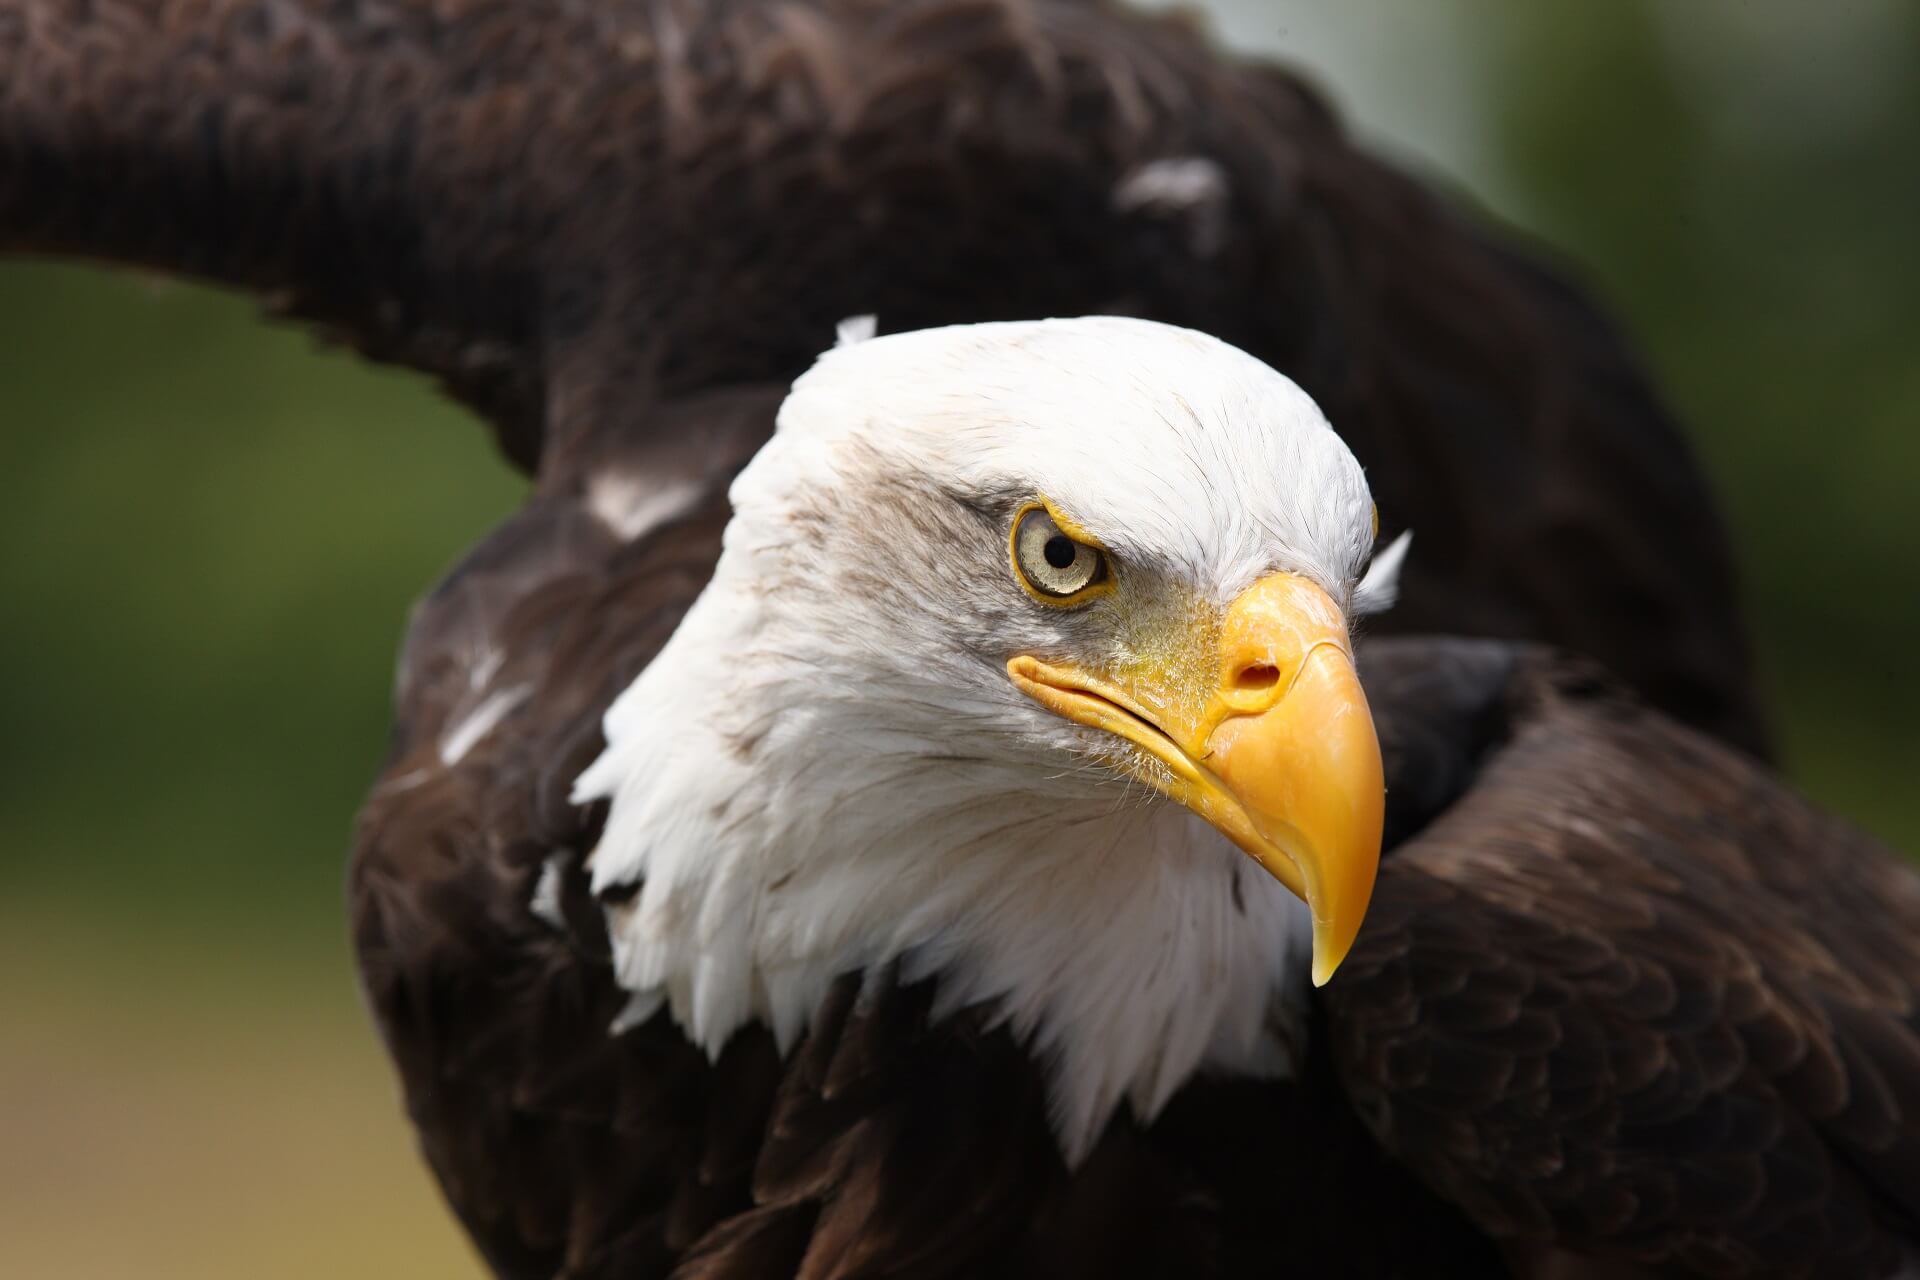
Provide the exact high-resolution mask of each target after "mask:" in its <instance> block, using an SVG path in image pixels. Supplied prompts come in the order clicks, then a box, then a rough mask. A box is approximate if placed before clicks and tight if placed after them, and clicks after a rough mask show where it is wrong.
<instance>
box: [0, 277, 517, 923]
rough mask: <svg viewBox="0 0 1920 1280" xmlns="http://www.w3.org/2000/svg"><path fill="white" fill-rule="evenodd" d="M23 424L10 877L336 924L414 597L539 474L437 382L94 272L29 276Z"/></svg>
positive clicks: (5, 389)
mask: <svg viewBox="0 0 1920 1280" xmlns="http://www.w3.org/2000/svg"><path fill="white" fill-rule="evenodd" d="M0 423H4V429H0V476H4V477H5V483H6V488H7V500H6V501H5V502H4V503H0V539H3V540H4V545H5V546H6V548H7V554H6V555H5V556H4V557H0V670H4V671H6V672H7V673H8V676H7V679H6V681H5V683H4V685H3V686H0V725H4V732H0V752H4V753H5V760H4V767H0V848H4V849H5V850H6V855H5V857H4V859H0V887H3V888H4V891H5V892H6V893H8V894H9V895H10V896H13V895H17V894H18V893H19V892H21V890H22V888H23V887H27V886H31V887H38V888H43V889H72V890H75V891H78V892H80V893H83V894H84V895H85V897H86V898H87V900H88V901H89V902H90V903H93V904H95V905H96V906H98V907H101V908H103V909H107V910H112V909H115V908H116V907H117V906H119V905H121V904H126V905H137V906H138V908H139V909H140V910H141V911H142V913H143V914H146V913H151V915H153V916H158V917H165V916H166V915H168V914H171V913H174V912H176V911H178V910H180V909H183V908H184V909H190V910H193V911H195V912H196V913H197V914H204V915H205V918H204V919H200V920H197V921H195V923H196V924H209V923H214V922H216V921H218V922H219V923H220V927H221V928H222V929H223V930H224V929H227V928H229V927H230V925H229V921H230V920H231V919H232V917H234V916H235V915H238V916H239V917H240V921H239V924H240V927H241V928H243V929H244V928H246V927H247V925H246V919H247V918H248V917H256V916H257V917H262V918H264V919H265V920H266V921H268V922H270V923H266V924H263V926H262V927H263V928H267V929H273V928H278V927H283V926H284V924H285V922H286V921H287V919H288V918H289V917H293V918H295V919H296V920H297V919H298V918H299V917H302V916H306V917H309V918H311V917H314V916H315V915H316V913H317V914H318V916H319V918H321V919H323V920H324V921H325V922H326V923H327V926H328V927H329V928H334V929H337V928H338V923H339V918H340V914H341V912H340V909H339V904H340V900H341V884H342V857H341V854H342V850H343V849H344V848H345V846H346V843H347V838H348V830H349V821H350V819H351V817H352V814H353V812H354V810H355V808H356V807H357V806H358V804H359V800H360V795H361V792H362V790H363V789H364V787H365V786H366V784H367V782H368V781H369V779H370V778H371V777H372V775H373V772H374V770H375V769H376V767H377V765H378V763H379V760H380V756H381V752H382V750H383V747H384V737H385V732H386V721H387V695H388V684H389V675H390V672H391V670H392V666H393V660H394V653H395V650H396V646H397V643H398V640H399V637H400V633H401V628H402V625H403V623H404V620H405V616H406V609H407V605H408V602H409V601H410V600H411V599H412V598H413V597H415V596H416V595H417V594H418V593H419V592H420V591H421V590H422V589H423V588H424V587H425V586H426V585H427V584H428V583H430V582H431V581H432V580H433V579H434V577H435V576H436V575H437V574H438V573H439V572H440V571H441V570H442V569H443V567H444V566H445V565H446V564H447V563H448V562H450V561H451V560H452V559H453V558H454V557H455V556H456V555H457V554H458V553H459V552H460V551H461V550H462V549H463V548H464V547H465V546H466V545H467V544H469V543H471V542H472V541H474V540H475V539H476V538H477V537H478V535H479V534H480V533H481V532H482V531H483V530H484V529H485V528H486V527H487V526H488V525H489V524H491V523H492V522H493V521H494V520H496V519H498V518H499V517H500V516H501V515H503V514H504V513H506V512H507V511H509V510H510V509H511V508H512V506H513V505H514V503H515V502H516V500H517V497H518V494H519V492H520V490H521V488H522V485H521V483H520V482H519V481H518V480H517V479H515V478H513V477H512V476H511V475H510V474H509V472H508V471H507V469H506V467H505V465H504V464H503V463H501V462H500V461H498V460H497V459H496V458H495V457H493V456H492V455H491V451H490V447H489V446H488V444H487V443H486V440H485V436H484V434H483V431H482V429H481V428H480V426H479V425H478V424H476V423H474V422H473V421H471V420H470V419H469V418H468V417H467V416H466V415H465V414H464V413H463V412H462V411H460V410H458V409H456V408H454V407H453V406H452V405H451V404H450V403H448V402H446V401H445V400H443V399H441V398H440V397H439V396H438V395H437V394H436V393H435V392H434V391H433V390H432V388H431V387H430V386H428V385H427V384H426V383H425V381H424V380H422V379H418V378H414V377H411V376H407V375H402V374H397V373H393V372H390V371H383V370H375V369H372V368H370V367H367V366H364V365H361V364H358V363H357V362H355V361H352V360H349V359H346V358H338V357H336V358H318V357H316V356H315V355H314V344H313V341H312V340H311V339H310V338H308V337H307V336H305V335H304V334H301V333H298V332H295V331H292V330H289V329H285V328H279V327H269V326H267V325H264V324H262V323H260V322H259V321H258V320H257V319H256V317H255V314H254V311H253V308H252V307H251V306H250V305H249V304H248V303H246V302H244V301H242V300H240V299H236V298H231V297H225V296H219V295H216V294H214V293H211V292H209V291H206V290H203V289H198V288H188V287H184V286H177V285H172V284H163V285H155V284H151V283H148V282H144V281H142V280H139V279H135V278H132V277H127V276H119V277H114V276H109V275H106V274H105V273H101V272H97V271H89V270H83V269H80V268H75V267H67V266H50V265H45V264H22V263H15V264H8V265H6V266H5V267H4V268H0ZM161 908H164V909H161ZM236 908H239V909H240V910H238V911H236Z"/></svg>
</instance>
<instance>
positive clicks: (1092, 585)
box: [1012, 503, 1112, 605]
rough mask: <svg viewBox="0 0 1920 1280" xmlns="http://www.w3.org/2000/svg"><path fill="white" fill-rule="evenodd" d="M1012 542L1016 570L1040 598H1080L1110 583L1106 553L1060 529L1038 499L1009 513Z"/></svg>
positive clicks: (1055, 601)
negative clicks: (1016, 512)
mask: <svg viewBox="0 0 1920 1280" xmlns="http://www.w3.org/2000/svg"><path fill="white" fill-rule="evenodd" d="M1012 543H1013V572H1014V576H1015V577H1017V578H1019V580H1020V585H1021V586H1022V587H1024V588H1026V591H1027V594H1028V595H1030V596H1032V597H1033V598H1034V599H1036V600H1039V601H1040V602H1041V603H1043V604H1050V605H1075V604H1080V603H1082V602H1083V601H1086V600H1088V599H1090V598H1092V597H1093V596H1096V595H1099V594H1100V593H1101V592H1102V591H1103V590H1105V589H1106V588H1107V587H1109V586H1111V585H1112V579H1111V575H1110V574H1109V572H1108V566H1107V553H1106V552H1105V551H1103V550H1102V549H1101V548H1099V547H1097V546H1095V545H1094V544H1093V543H1091V542H1088V541H1085V540H1083V539H1081V538H1076V537H1075V536H1073V534H1071V533H1069V532H1067V531H1066V530H1065V529H1062V528H1061V527H1060V520H1059V518H1057V517H1055V515H1054V514H1053V513H1052V512H1051V511H1049V510H1048V509H1047V508H1046V507H1045V506H1044V505H1042V504H1040V503H1034V504H1031V505H1029V506H1026V507H1023V508H1021V511H1020V514H1019V515H1017V516H1015V517H1014V518H1013V539H1012Z"/></svg>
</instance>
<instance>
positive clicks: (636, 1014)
mask: <svg viewBox="0 0 1920 1280" xmlns="http://www.w3.org/2000/svg"><path fill="white" fill-rule="evenodd" d="M666 1002H667V995H666V992H664V991H636V992H634V993H633V994H632V995H630V996H628V997H627V1003H626V1004H625V1005H624V1006H623V1007H622V1008H621V1010H620V1012H619V1013H617V1014H615V1015H614V1016H613V1021H612V1023H610V1024H609V1025H608V1027H607V1034H608V1035H612V1036H623V1035H625V1034H627V1032H629V1031H631V1030H633V1029H634V1028H635V1027H637V1026H639V1025H640V1024H641V1023H643V1022H645V1021H646V1020H647V1019H648V1018H651V1017H652V1016H653V1015H654V1014H656V1013H658V1012H660V1006H661V1005H663V1004H665V1003H666Z"/></svg>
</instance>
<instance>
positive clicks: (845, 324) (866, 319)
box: [833, 315, 880, 347]
mask: <svg viewBox="0 0 1920 1280" xmlns="http://www.w3.org/2000/svg"><path fill="white" fill-rule="evenodd" d="M879 331H880V317H878V316H874V315H864V316H848V317H847V318H846V319H845V320H842V321H841V322H840V323H839V324H837V325H835V326H834V330H833V338H834V341H833V345H834V346H835V347H853V346H858V345H859V344H860V343H862V342H871V341H873V335H874V334H876V333H878V332H879Z"/></svg>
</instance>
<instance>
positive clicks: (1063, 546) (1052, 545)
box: [1040, 533, 1077, 569]
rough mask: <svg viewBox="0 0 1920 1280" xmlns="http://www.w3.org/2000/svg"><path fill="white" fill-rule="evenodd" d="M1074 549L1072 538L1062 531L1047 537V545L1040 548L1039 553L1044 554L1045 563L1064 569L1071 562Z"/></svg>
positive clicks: (1074, 552)
mask: <svg viewBox="0 0 1920 1280" xmlns="http://www.w3.org/2000/svg"><path fill="white" fill-rule="evenodd" d="M1076 550H1077V549H1076V548H1075V547H1074V545H1073V539H1072V538H1069V537H1068V536H1067V535H1066V534H1064V533H1056V534H1054V535H1053V536H1052V537H1051V538H1048V539H1047V545H1046V546H1045V547H1042V548H1041V550H1040V554H1041V555H1043V556H1045V557H1046V558H1047V563H1048V564H1050V565H1052V566H1053V567H1054V568H1056V569H1064V568H1066V567H1067V566H1068V565H1070V564H1072V563H1073V558H1074V555H1075V554H1076Z"/></svg>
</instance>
